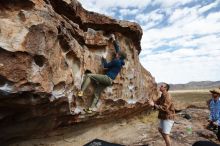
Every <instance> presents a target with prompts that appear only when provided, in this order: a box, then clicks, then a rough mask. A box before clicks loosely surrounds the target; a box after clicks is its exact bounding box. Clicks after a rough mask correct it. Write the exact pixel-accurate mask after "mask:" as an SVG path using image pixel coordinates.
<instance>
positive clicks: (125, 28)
mask: <svg viewBox="0 0 220 146" xmlns="http://www.w3.org/2000/svg"><path fill="white" fill-rule="evenodd" d="M0 18H1V19H0V109H1V110H0V129H1V132H0V141H1V142H4V141H9V140H12V139H20V138H23V137H27V136H30V135H32V134H38V133H41V134H42V133H44V135H46V133H47V132H50V131H52V130H56V129H58V128H62V127H65V126H69V125H75V126H77V123H80V122H91V121H100V119H109V118H112V119H114V118H117V117H123V116H126V115H129V114H132V113H135V112H138V111H141V110H143V109H144V108H145V107H146V106H147V105H146V101H145V99H146V98H154V97H156V96H157V89H156V84H155V81H154V78H153V77H152V76H151V74H150V73H149V72H148V71H146V70H145V69H144V68H143V67H142V66H141V64H140V63H139V59H138V54H139V52H140V50H141V48H140V39H141V36H142V30H141V28H140V26H139V25H137V24H135V23H131V22H125V21H118V20H115V19H112V18H109V17H106V16H104V15H101V14H97V13H93V12H88V11H86V10H85V9H83V8H82V7H81V5H80V3H78V2H77V1H67V0H7V1H4V0H0ZM111 32H116V36H117V38H118V40H119V43H120V45H121V48H122V50H124V51H126V53H127V54H128V58H127V60H126V65H125V67H124V68H123V69H122V71H121V73H120V74H119V75H118V76H117V78H116V80H115V81H114V84H113V86H112V87H108V88H107V89H106V90H105V91H104V92H103V94H102V96H101V100H100V101H99V104H98V105H99V106H98V111H97V112H96V113H95V114H92V115H86V114H84V113H83V108H85V107H87V106H88V104H89V103H90V102H91V99H92V92H93V91H92V90H93V87H92V86H91V87H90V88H89V90H88V92H87V93H86V97H85V101H86V103H85V102H82V101H81V100H80V99H78V98H77V97H76V96H75V95H76V92H77V91H78V90H79V88H80V84H81V82H82V78H83V74H84V72H85V71H91V72H92V73H103V72H104V71H103V70H102V68H101V66H100V58H101V56H105V57H106V58H107V59H108V60H110V59H111V58H112V54H113V52H114V49H113V45H112V43H111V41H109V40H108V37H109V34H110V33H111Z"/></svg>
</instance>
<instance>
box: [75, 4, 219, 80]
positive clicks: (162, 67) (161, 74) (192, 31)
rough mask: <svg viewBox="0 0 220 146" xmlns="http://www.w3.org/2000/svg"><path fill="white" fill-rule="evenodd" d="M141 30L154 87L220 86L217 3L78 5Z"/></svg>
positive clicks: (144, 57)
mask: <svg viewBox="0 0 220 146" xmlns="http://www.w3.org/2000/svg"><path fill="white" fill-rule="evenodd" d="M79 1H80V2H81V3H82V5H83V7H84V8H86V9H87V10H89V11H95V12H98V13H102V14H105V15H107V16H111V17H113V18H116V19H120V20H128V21H133V22H137V23H139V24H140V25H141V27H142V29H143V37H142V40H141V47H142V51H141V53H140V55H139V58H140V62H141V64H142V65H143V66H144V67H145V68H146V69H147V70H148V71H150V72H151V74H152V75H153V76H154V77H155V79H156V81H157V82H162V81H164V82H167V83H187V82H190V81H207V80H209V81H217V80H220V0H79Z"/></svg>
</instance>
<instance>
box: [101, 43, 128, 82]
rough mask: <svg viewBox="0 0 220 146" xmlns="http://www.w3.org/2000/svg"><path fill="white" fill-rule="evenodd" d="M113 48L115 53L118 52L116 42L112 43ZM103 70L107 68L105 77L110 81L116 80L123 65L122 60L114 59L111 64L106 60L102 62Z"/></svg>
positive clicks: (118, 48) (118, 47)
mask: <svg viewBox="0 0 220 146" xmlns="http://www.w3.org/2000/svg"><path fill="white" fill-rule="evenodd" d="M114 47H115V51H116V53H118V52H119V51H120V46H119V44H118V42H116V41H114ZM102 63H103V66H104V68H107V69H108V70H107V72H106V75H107V76H108V77H110V78H111V79H112V80H114V79H115V78H116V76H117V75H118V73H119V72H120V70H121V68H122V66H123V65H124V64H125V62H124V59H114V60H112V61H111V62H109V63H107V62H106V60H103V62H102Z"/></svg>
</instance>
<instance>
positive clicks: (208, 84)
mask: <svg viewBox="0 0 220 146" xmlns="http://www.w3.org/2000/svg"><path fill="white" fill-rule="evenodd" d="M219 87H220V81H201V82H189V83H187V84H170V90H194V89H212V88H219Z"/></svg>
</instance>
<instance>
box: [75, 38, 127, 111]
mask: <svg viewBox="0 0 220 146" xmlns="http://www.w3.org/2000/svg"><path fill="white" fill-rule="evenodd" d="M110 40H112V41H113V44H114V48H115V53H116V54H115V58H114V59H113V60H112V61H111V62H107V61H106V59H105V58H103V57H102V60H101V61H102V65H103V67H104V68H105V69H107V70H106V73H105V74H104V75H102V74H92V73H89V74H86V75H85V78H84V80H83V82H82V85H81V90H80V91H79V92H78V93H77V96H78V97H83V93H84V91H85V90H86V88H87V87H88V85H89V84H90V83H91V81H92V80H93V81H95V83H96V87H95V91H94V99H93V101H92V104H91V106H90V108H88V109H86V110H85V112H87V113H92V112H93V111H94V108H95V107H96V105H97V103H98V100H99V96H100V94H101V92H102V91H103V90H104V89H105V88H106V87H107V86H111V85H112V83H113V80H114V79H115V78H116V76H117V75H118V73H119V72H120V71H121V69H122V67H123V65H124V64H125V62H124V60H125V59H126V57H127V55H126V54H125V52H122V51H121V50H120V46H119V43H118V41H117V40H116V39H115V35H114V34H111V36H110Z"/></svg>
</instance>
